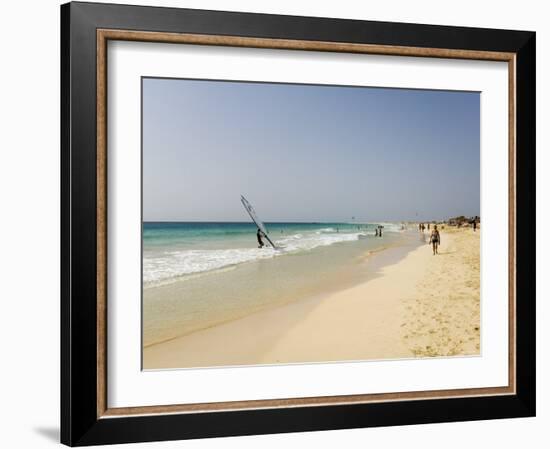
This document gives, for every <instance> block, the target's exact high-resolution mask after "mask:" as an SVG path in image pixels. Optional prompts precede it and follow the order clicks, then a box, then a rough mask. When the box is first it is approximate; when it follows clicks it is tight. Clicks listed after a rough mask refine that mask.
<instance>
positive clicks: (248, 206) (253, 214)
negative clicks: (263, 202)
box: [241, 195, 277, 248]
mask: <svg viewBox="0 0 550 449" xmlns="http://www.w3.org/2000/svg"><path fill="white" fill-rule="evenodd" d="M241 203H243V206H244V208H245V209H246V211H247V212H248V215H250V218H252V221H253V222H254V223H256V226H258V228H259V229H260V231H262V233H263V234H264V236H265V238H266V239H267V241H268V242H269V243H271V246H272V247H273V248H277V247H276V246H275V245H274V243H273V242H272V241H271V239H270V238H269V237H268V236H267V229H266V227H265V225H264V224H263V222H262V220H260V219H259V218H258V216H257V215H256V211H255V210H254V208H253V207H252V204H250V203H249V202H248V200H247V199H246V198H245V197H244V196H242V195H241Z"/></svg>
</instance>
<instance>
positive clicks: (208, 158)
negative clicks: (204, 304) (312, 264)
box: [143, 78, 480, 223]
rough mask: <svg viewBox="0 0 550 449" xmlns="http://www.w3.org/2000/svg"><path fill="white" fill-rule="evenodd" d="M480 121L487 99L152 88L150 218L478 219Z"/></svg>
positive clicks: (280, 88)
mask: <svg viewBox="0 0 550 449" xmlns="http://www.w3.org/2000/svg"><path fill="white" fill-rule="evenodd" d="M479 119H480V96H479V93H477V92H450V91H433V90H411V89H386V88H369V87H341V86H317V85H307V86H306V85H296V84H273V83H248V82H230V81H202V80H176V79H157V78H144V79H143V220H144V221H147V222H155V221H156V222H170V221H171V222H177V221H179V222H192V221H198V222H208V221H210V222H227V221H230V222H247V221H250V220H249V219H248V216H247V214H246V211H245V210H244V209H243V207H242V205H241V202H240V195H244V196H245V197H246V198H247V199H248V200H249V201H250V202H251V203H252V205H253V206H254V207H255V209H256V211H257V213H258V215H259V216H260V217H261V219H262V220H264V221H266V222H308V223H311V222H318V223H323V222H343V223H345V222H352V221H353V222H369V221H370V222H372V221H374V222H376V221H423V220H424V221H425V220H443V219H447V218H450V217H454V216H459V215H466V216H474V215H480V166H479V163H480V162H479V161H480V129H479V121H480V120H479ZM352 217H355V219H353V220H352Z"/></svg>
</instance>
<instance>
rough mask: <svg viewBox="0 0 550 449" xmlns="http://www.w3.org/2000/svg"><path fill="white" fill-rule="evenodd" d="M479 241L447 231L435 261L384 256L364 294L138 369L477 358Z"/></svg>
mask: <svg viewBox="0 0 550 449" xmlns="http://www.w3.org/2000/svg"><path fill="white" fill-rule="evenodd" d="M479 235H480V233H479V232H476V233H474V232H473V231H472V230H471V229H449V228H448V227H447V229H445V230H443V231H442V232H441V240H442V244H441V246H440V255H438V256H433V255H432V250H431V247H430V246H429V245H428V244H427V243H426V244H423V245H421V246H420V247H418V248H416V249H414V250H412V251H410V252H409V253H407V254H406V255H405V256H404V257H403V258H401V259H400V260H399V261H398V262H397V263H393V264H389V265H384V258H386V259H387V258H388V257H389V255H390V253H391V251H395V250H386V251H383V252H381V253H379V254H376V255H373V256H372V257H371V259H372V260H370V259H369V261H368V262H367V263H366V271H367V272H369V273H371V275H370V278H369V279H368V280H367V281H365V282H364V283H362V284H359V285H357V286H354V287H352V288H348V289H346V290H342V291H339V292H337V293H332V294H329V295H325V296H320V297H313V298H309V299H307V300H302V301H297V302H295V303H290V304H287V305H284V306H281V307H277V308H274V309H270V310H264V311H261V312H258V313H255V314H253V315H249V316H247V317H245V318H241V319H238V320H235V321H231V322H227V323H224V324H220V325H217V326H214V327H212V328H209V329H204V330H201V331H197V332H194V333H192V334H189V335H185V336H183V337H179V338H176V339H173V340H170V341H167V342H164V343H160V344H156V345H153V346H150V347H147V348H145V349H144V354H143V361H144V368H145V369H155V368H185V367H206V366H227V365H250V364H273V363H299V362H325V361H337V360H369V359H370V360H372V359H383V358H386V359H387V358H392V359H393V358H403V357H426V356H431V357H433V356H450V355H471V354H478V353H479V335H480V333H479V326H480V314H479ZM427 238H428V237H427V233H426V241H427ZM373 274H374V275H373Z"/></svg>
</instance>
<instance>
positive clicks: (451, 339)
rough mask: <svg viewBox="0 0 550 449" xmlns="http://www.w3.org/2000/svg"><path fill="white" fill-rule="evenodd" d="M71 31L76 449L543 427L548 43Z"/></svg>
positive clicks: (311, 23) (90, 21) (402, 31)
mask: <svg viewBox="0 0 550 449" xmlns="http://www.w3.org/2000/svg"><path fill="white" fill-rule="evenodd" d="M61 26H62V28H61V55H62V68H61V76H62V79H61V85H62V95H61V114H62V117H61V119H62V129H61V142H62V148H61V152H62V157H61V201H62V217H61V218H62V220H61V221H62V229H61V237H62V238H61V254H62V258H61V259H62V267H61V268H62V270H61V271H62V278H61V292H62V295H61V355H62V369H61V409H62V413H61V439H62V442H63V443H65V444H67V445H71V446H79V445H94V444H107V443H128V442H142V441H153V440H173V439H186V438H204V437H216V436H229V435H249V434H264V433H280V432H295V431H310V430H328V429H342V428H354V427H370V426H393V425H403V424H417V423H430V422H445V421H461V420H480V419H493V418H511V417H527V416H534V414H535V269H534V267H535V241H534V240H535V237H534V235H535V232H534V226H535V224H534V223H535V33H533V32H527V31H508V30H494V29H478V28H457V27H447V26H434V25H417V24H404V23H382V22H368V21H354V20H340V19H328V18H311V17H291V16H276V15H263V14H248V13H230V12H217V11H201V10H189V9H172V8H152V7H138V6H125V5H109V4H93V3H69V4H66V5H63V6H62V7H61ZM520 231H521V235H522V236H526V235H528V236H530V238H529V239H527V238H525V237H523V238H521V239H519V238H517V236H518V235H519V232H520Z"/></svg>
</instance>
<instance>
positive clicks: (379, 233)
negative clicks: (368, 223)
mask: <svg viewBox="0 0 550 449" xmlns="http://www.w3.org/2000/svg"><path fill="white" fill-rule="evenodd" d="M378 237H382V226H378Z"/></svg>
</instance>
